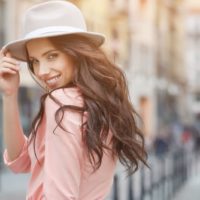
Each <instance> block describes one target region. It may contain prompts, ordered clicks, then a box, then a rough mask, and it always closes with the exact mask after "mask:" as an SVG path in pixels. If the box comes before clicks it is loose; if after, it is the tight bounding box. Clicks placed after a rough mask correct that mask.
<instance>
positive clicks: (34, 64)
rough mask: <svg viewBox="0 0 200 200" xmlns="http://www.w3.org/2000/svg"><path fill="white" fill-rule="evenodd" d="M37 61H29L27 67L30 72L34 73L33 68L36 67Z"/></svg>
mask: <svg viewBox="0 0 200 200" xmlns="http://www.w3.org/2000/svg"><path fill="white" fill-rule="evenodd" d="M38 63H39V61H38V60H35V59H31V60H29V67H30V69H31V71H32V72H34V70H35V68H36V67H37V66H38Z"/></svg>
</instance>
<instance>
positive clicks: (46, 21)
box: [3, 0, 105, 61]
mask: <svg viewBox="0 0 200 200" xmlns="http://www.w3.org/2000/svg"><path fill="white" fill-rule="evenodd" d="M23 30H24V31H23V32H24V34H23V37H22V38H21V39H19V40H15V41H12V42H10V43H8V44H6V45H5V46H4V47H3V48H4V49H5V51H6V50H9V51H10V53H11V55H12V56H13V57H15V58H17V59H19V60H23V61H26V48H25V45H26V43H27V42H28V41H30V40H33V39H38V38H46V37H53V36H63V35H71V34H73V35H74V34H76V35H82V36H85V37H87V38H89V39H90V40H92V41H93V43H94V44H96V45H97V46H100V45H101V44H103V42H104V40H105V37H104V35H102V34H99V33H95V32H89V31H87V27H86V23H85V20H84V17H83V15H82V13H81V11H80V10H79V9H78V8H77V7H76V6H75V5H74V4H72V3H70V2H66V1H61V0H60V1H47V2H44V3H40V4H37V5H35V6H33V7H31V8H30V9H28V10H27V12H26V14H25V18H24V23H23Z"/></svg>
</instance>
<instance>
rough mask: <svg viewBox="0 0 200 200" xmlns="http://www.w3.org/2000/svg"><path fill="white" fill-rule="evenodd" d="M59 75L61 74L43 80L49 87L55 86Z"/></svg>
mask: <svg viewBox="0 0 200 200" xmlns="http://www.w3.org/2000/svg"><path fill="white" fill-rule="evenodd" d="M60 77H61V75H57V76H54V77H52V78H49V79H47V80H45V83H46V85H47V86H48V87H49V88H55V87H56V86H57V85H58V82H59V79H60Z"/></svg>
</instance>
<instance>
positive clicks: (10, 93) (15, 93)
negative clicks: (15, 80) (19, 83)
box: [2, 92, 18, 100]
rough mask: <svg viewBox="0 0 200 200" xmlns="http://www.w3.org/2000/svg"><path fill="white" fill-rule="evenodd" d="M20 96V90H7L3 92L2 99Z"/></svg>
mask: <svg viewBox="0 0 200 200" xmlns="http://www.w3.org/2000/svg"><path fill="white" fill-rule="evenodd" d="M17 98H18V92H6V93H3V95H2V99H3V100H7V99H17Z"/></svg>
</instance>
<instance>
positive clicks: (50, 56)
mask: <svg viewBox="0 0 200 200" xmlns="http://www.w3.org/2000/svg"><path fill="white" fill-rule="evenodd" d="M57 57H58V54H57V53H52V54H49V55H48V57H47V58H48V60H54V59H55V58H57Z"/></svg>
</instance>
